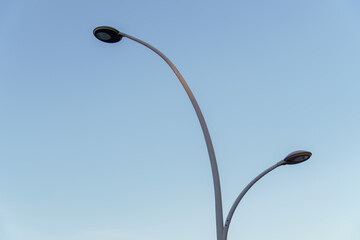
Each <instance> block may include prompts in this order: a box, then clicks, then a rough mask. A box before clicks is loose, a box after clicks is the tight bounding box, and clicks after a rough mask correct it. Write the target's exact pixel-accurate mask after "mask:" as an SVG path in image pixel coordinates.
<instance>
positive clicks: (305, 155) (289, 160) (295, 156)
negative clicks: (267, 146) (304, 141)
mask: <svg viewBox="0 0 360 240" xmlns="http://www.w3.org/2000/svg"><path fill="white" fill-rule="evenodd" d="M311 155H312V154H311V152H308V151H302V150H300V151H295V152H292V153H290V154H289V155H287V156H286V157H285V159H284V162H285V164H297V163H301V162H304V161H306V160H308V159H309V158H310V157H311Z"/></svg>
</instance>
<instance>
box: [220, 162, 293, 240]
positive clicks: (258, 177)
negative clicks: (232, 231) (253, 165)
mask: <svg viewBox="0 0 360 240" xmlns="http://www.w3.org/2000/svg"><path fill="white" fill-rule="evenodd" d="M284 164H286V161H284V160H282V161H280V162H278V163H276V164H275V165H273V166H271V167H269V168H268V169H266V170H265V171H263V172H262V173H260V174H259V175H258V176H257V177H256V178H254V179H253V180H252V181H251V182H250V183H249V184H248V185H247V186H246V187H245V188H244V190H242V191H241V193H240V194H239V196H238V197H237V198H236V200H235V202H234V203H233V205H232V207H231V209H230V211H229V214H228V216H227V218H226V221H225V226H224V231H223V240H227V234H228V230H229V226H230V222H231V219H232V216H233V214H234V212H235V210H236V207H237V206H238V205H239V203H240V201H241V199H242V198H243V197H244V196H245V194H246V193H247V191H249V189H250V188H251V187H252V186H253V185H254V184H255V183H256V182H257V181H259V180H260V178H262V177H263V176H265V175H266V174H268V173H269V172H271V171H272V170H274V169H275V168H277V167H280V166H281V165H284Z"/></svg>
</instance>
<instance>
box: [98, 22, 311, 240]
mask: <svg viewBox="0 0 360 240" xmlns="http://www.w3.org/2000/svg"><path fill="white" fill-rule="evenodd" d="M93 34H94V36H95V37H96V38H97V39H99V40H100V41H103V42H106V43H116V42H119V41H120V40H121V39H122V38H123V37H126V38H129V39H131V40H134V41H135V42H138V43H140V44H142V45H144V46H145V47H147V48H149V49H150V50H152V51H154V52H155V53H156V54H158V55H159V56H160V57H161V58H162V59H163V60H164V61H165V62H166V63H167V64H168V65H169V66H170V68H171V69H172V70H173V71H174V73H175V75H176V76H177V78H178V79H179V81H180V83H181V85H182V86H183V87H184V89H185V91H186V93H187V95H188V97H189V99H190V101H191V104H192V105H193V107H194V110H195V112H196V115H197V117H198V119H199V122H200V126H201V129H202V132H203V135H204V138H205V142H206V147H207V150H208V154H209V159H210V165H211V171H212V177H213V184H214V193H215V216H216V234H217V240H226V239H227V233H228V229H229V226H230V221H231V218H232V216H233V214H234V212H235V209H236V207H237V205H238V204H239V202H240V201H241V199H242V198H243V197H244V195H245V194H246V192H247V191H248V190H249V189H250V188H251V187H252V186H253V185H254V184H255V183H256V182H257V181H258V180H259V179H260V178H262V177H263V176H265V175H266V174H267V173H269V172H270V171H272V170H274V169H275V168H277V167H279V166H281V165H286V164H297V163H301V162H303V161H306V160H307V159H309V158H310V157H311V153H310V152H307V151H295V152H292V153H290V154H289V155H287V156H286V157H285V158H284V160H282V161H280V162H278V163H277V164H275V165H274V166H272V167H270V168H268V169H267V170H265V171H264V172H262V173H261V174H260V175H258V176H257V177H256V178H255V179H254V180H252V181H251V182H250V183H249V184H248V185H247V186H246V187H245V188H244V190H243V191H242V192H241V193H240V195H239V196H238V198H237V199H236V200H235V202H234V204H233V206H232V207H231V209H230V211H229V214H228V217H227V218H226V222H225V225H224V218H223V206H222V200H221V188H220V177H219V171H218V166H217V162H216V157H215V151H214V147H213V144H212V141H211V137H210V133H209V130H208V128H207V125H206V122H205V118H204V116H203V114H202V112H201V110H200V107H199V104H198V103H197V101H196V99H195V96H194V94H193V93H192V91H191V89H190V88H189V86H188V84H187V83H186V81H185V79H184V78H183V76H182V75H181V74H180V72H179V70H177V68H176V67H175V65H174V64H173V63H172V62H171V61H170V60H169V59H168V58H167V57H166V56H165V55H164V54H163V53H162V52H160V51H159V50H158V49H156V48H155V47H153V46H151V45H150V44H148V43H146V42H144V41H142V40H140V39H138V38H135V37H133V36H130V35H128V34H126V33H122V32H119V31H118V30H117V29H115V28H113V27H109V26H100V27H97V28H95V29H94V31H93Z"/></svg>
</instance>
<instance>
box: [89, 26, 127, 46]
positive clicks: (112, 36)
mask: <svg viewBox="0 0 360 240" xmlns="http://www.w3.org/2000/svg"><path fill="white" fill-rule="evenodd" d="M93 33H94V36H95V37H96V38H97V39H99V40H100V41H103V42H106V43H116V42H119V41H120V40H121V39H122V37H123V36H122V35H121V33H120V32H119V31H118V30H116V29H115V28H112V27H108V26H100V27H97V28H95V29H94V31H93Z"/></svg>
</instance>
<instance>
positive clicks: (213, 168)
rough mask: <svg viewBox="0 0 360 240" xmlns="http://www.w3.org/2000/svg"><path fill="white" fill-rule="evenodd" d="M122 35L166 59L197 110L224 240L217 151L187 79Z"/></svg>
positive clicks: (218, 228) (218, 230) (219, 236)
mask: <svg viewBox="0 0 360 240" xmlns="http://www.w3.org/2000/svg"><path fill="white" fill-rule="evenodd" d="M120 35H122V36H123V37H127V38H129V39H131V40H134V41H135V42H138V43H140V44H142V45H144V46H145V47H148V48H149V49H151V50H152V51H154V52H155V53H156V54H158V55H159V56H160V57H161V58H162V59H164V61H165V62H166V63H167V64H168V65H169V66H170V68H171V69H172V70H173V71H174V73H175V75H176V76H177V78H178V79H179V81H180V83H181V84H182V86H183V87H184V89H185V91H186V93H187V95H188V96H189V98H190V101H191V103H192V105H193V107H194V109H195V112H196V115H197V117H198V119H199V122H200V125H201V129H202V131H203V134H204V138H205V142H206V147H207V150H208V153H209V158H210V165H211V171H212V177H213V182H214V192H215V214H216V233H217V240H222V238H223V229H224V226H223V219H224V218H223V209H222V200H221V188H220V177H219V170H218V166H217V163H216V157H215V151H214V147H213V144H212V141H211V138H210V133H209V130H208V127H207V125H206V122H205V118H204V116H203V114H202V112H201V110H200V107H199V104H198V103H197V101H196V99H195V97H194V94H193V93H192V92H191V90H190V88H189V86H188V84H187V83H186V81H185V79H184V78H183V76H182V75H181V74H180V72H179V70H177V68H176V67H175V65H174V64H173V63H172V62H171V61H170V60H169V59H168V58H167V57H166V56H165V55H164V54H163V53H162V52H160V51H159V50H158V49H156V48H155V47H153V46H151V45H150V44H148V43H146V42H144V41H142V40H140V39H138V38H135V37H133V36H130V35H128V34H126V33H120Z"/></svg>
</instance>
